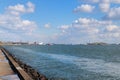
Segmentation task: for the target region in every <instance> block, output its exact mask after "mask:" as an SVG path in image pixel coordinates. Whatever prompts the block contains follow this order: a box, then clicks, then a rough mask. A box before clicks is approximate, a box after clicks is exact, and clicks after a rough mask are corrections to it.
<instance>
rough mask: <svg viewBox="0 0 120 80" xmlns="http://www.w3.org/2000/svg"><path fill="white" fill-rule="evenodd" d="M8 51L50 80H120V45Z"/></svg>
mask: <svg viewBox="0 0 120 80" xmlns="http://www.w3.org/2000/svg"><path fill="white" fill-rule="evenodd" d="M4 47H5V48H6V49H7V50H9V51H10V52H11V53H12V54H14V55H15V56H16V57H17V58H19V59H20V60H22V61H23V62H25V63H27V64H28V65H31V66H32V67H33V68H35V69H37V70H38V71H39V72H40V73H42V74H44V75H46V77H47V78H49V80H120V45H106V46H100V45H51V46H48V45H43V46H39V45H19V46H4Z"/></svg>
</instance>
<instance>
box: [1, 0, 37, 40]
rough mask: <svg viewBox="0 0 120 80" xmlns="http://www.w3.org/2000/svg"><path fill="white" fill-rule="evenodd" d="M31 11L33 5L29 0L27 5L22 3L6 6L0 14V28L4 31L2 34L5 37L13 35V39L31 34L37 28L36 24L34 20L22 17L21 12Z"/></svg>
mask: <svg viewBox="0 0 120 80" xmlns="http://www.w3.org/2000/svg"><path fill="white" fill-rule="evenodd" d="M33 11H34V6H33V4H32V3H31V2H28V3H27V6H25V5H22V4H17V5H14V6H8V7H7V8H6V11H5V12H4V13H3V14H0V30H1V31H3V32H5V33H6V34H5V33H2V34H3V35H4V36H6V37H10V36H11V37H13V40H14V39H17V38H18V39H20V38H21V39H22V37H23V36H25V35H30V34H32V32H33V31H34V30H35V29H36V28H37V24H36V23H35V22H34V21H30V20H27V19H26V20H24V19H22V18H21V14H26V13H30V12H33ZM13 35H14V36H13ZM17 36H19V37H17ZM20 36H21V37H20Z"/></svg>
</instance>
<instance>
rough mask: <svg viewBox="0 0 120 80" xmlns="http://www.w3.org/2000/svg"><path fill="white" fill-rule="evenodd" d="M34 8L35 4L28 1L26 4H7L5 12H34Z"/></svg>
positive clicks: (14, 13) (18, 13)
mask: <svg viewBox="0 0 120 80" xmlns="http://www.w3.org/2000/svg"><path fill="white" fill-rule="evenodd" d="M34 8H35V6H34V4H32V3H31V2H28V3H27V4H26V6H25V5H23V4H17V5H14V6H8V8H7V13H9V14H13V15H20V14H21V13H31V12H34Z"/></svg>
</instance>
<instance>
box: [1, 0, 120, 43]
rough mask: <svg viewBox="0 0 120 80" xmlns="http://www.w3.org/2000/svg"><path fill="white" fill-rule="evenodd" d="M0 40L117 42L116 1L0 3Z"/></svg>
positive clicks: (119, 5) (119, 7)
mask: <svg viewBox="0 0 120 80" xmlns="http://www.w3.org/2000/svg"><path fill="white" fill-rule="evenodd" d="M0 17H1V18H0V34H1V35H0V40H1V41H38V42H45V43H48V42H50V43H62V44H63V43H65V44H71V43H72V44H80V43H88V42H107V43H119V42H120V0H9V1H8V0H4V1H0Z"/></svg>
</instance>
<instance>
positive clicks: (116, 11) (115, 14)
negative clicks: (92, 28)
mask: <svg viewBox="0 0 120 80" xmlns="http://www.w3.org/2000/svg"><path fill="white" fill-rule="evenodd" d="M105 18H106V19H111V20H120V7H117V8H111V9H110V10H109V12H108V13H107V14H106V16H105Z"/></svg>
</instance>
